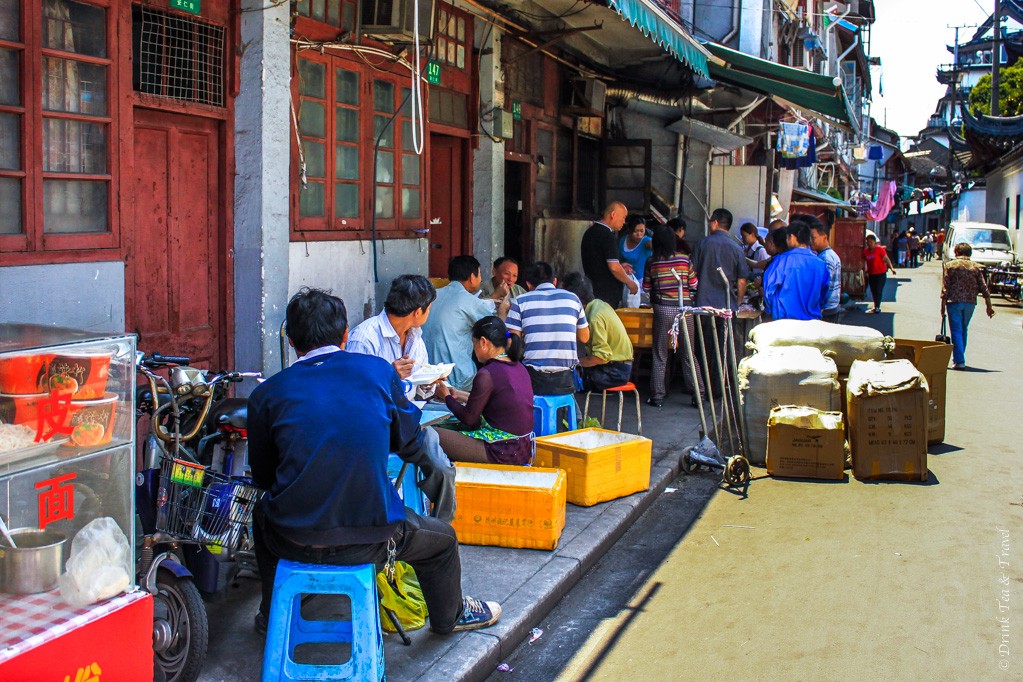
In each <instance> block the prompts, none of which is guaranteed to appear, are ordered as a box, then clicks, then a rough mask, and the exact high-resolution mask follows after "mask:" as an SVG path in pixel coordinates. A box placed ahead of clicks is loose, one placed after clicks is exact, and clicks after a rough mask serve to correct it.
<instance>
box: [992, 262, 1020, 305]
mask: <svg viewBox="0 0 1023 682" xmlns="http://www.w3.org/2000/svg"><path fill="white" fill-rule="evenodd" d="M985 274H986V275H987V278H988V289H989V290H990V291H991V293H992V294H999V295H1000V296H1001V297H1002V298H1004V299H1006V300H1007V301H1012V302H1013V303H1019V302H1021V301H1023V263H1020V262H1019V261H1017V260H1013V262H1011V263H1004V264H1002V265H996V266H992V267H989V268H987V269H986V273H985Z"/></svg>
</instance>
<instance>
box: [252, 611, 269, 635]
mask: <svg viewBox="0 0 1023 682" xmlns="http://www.w3.org/2000/svg"><path fill="white" fill-rule="evenodd" d="M269 622H270V616H268V615H267V614H265V613H263V612H262V611H256V617H255V618H254V619H253V625H254V626H255V628H256V634H257V635H263V636H264V637H266V627H267V625H268V624H269Z"/></svg>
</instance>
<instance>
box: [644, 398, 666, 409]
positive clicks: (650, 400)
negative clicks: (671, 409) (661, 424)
mask: <svg viewBox="0 0 1023 682" xmlns="http://www.w3.org/2000/svg"><path fill="white" fill-rule="evenodd" d="M646 404H647V405H649V406H650V407H660V406H661V405H663V404H664V401H663V400H658V399H657V398H647V399H646Z"/></svg>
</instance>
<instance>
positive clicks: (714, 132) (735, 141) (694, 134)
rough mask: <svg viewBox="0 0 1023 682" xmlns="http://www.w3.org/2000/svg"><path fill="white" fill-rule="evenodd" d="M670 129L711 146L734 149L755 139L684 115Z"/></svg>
mask: <svg viewBox="0 0 1023 682" xmlns="http://www.w3.org/2000/svg"><path fill="white" fill-rule="evenodd" d="M668 130H670V131H671V132H673V133H678V134H679V135H685V136H686V137H691V138H693V139H694V140H699V141H700V142H705V143H707V144H709V145H710V146H711V147H717V148H718V149H725V150H727V151H734V150H736V149H739V148H740V147H745V146H746V145H748V144H752V143H753V139H752V138H749V137H746V136H744V135H736V134H735V133H733V132H732V131H730V130H725V129H724V128H720V127H718V126H715V125H711V124H709V123H704V122H703V121H697V120H695V119H692V118H688V117H686V116H683V117H682V118H680V119H679V120H677V121H675V122H674V123H672V124H671V125H669V126H668Z"/></svg>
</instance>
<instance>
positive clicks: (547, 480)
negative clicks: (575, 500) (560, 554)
mask: <svg viewBox="0 0 1023 682" xmlns="http://www.w3.org/2000/svg"><path fill="white" fill-rule="evenodd" d="M565 481H566V477H565V472H564V471H561V470H560V469H541V468H538V467H519V466H508V465H504V464H462V463H458V464H456V465H455V503H456V511H455V520H454V522H453V523H452V524H451V525H452V526H454V529H455V533H457V535H458V541H459V542H461V543H463V544H466V545H491V546H495V547H516V548H524V549H548V550H550V549H554V548H555V547H557V546H558V539H559V538H560V537H561V531H563V530H565V503H566V500H565V486H566V483H565Z"/></svg>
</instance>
